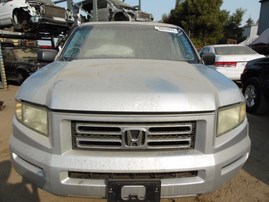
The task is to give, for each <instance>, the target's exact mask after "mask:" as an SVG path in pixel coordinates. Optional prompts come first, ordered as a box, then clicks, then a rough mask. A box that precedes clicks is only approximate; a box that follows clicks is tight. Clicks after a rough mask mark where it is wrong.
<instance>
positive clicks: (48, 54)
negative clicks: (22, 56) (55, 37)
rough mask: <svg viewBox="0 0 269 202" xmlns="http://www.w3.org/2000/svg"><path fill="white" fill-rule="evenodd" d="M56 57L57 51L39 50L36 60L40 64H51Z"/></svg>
mask: <svg viewBox="0 0 269 202" xmlns="http://www.w3.org/2000/svg"><path fill="white" fill-rule="evenodd" d="M56 55H57V51H56V50H53V49H39V50H38V52H37V59H38V61H40V62H53V61H54V59H55V57H56Z"/></svg>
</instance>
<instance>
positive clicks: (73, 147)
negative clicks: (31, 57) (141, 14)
mask: <svg viewBox="0 0 269 202" xmlns="http://www.w3.org/2000/svg"><path fill="white" fill-rule="evenodd" d="M56 54H57V52H56V51H53V50H50V51H49V52H47V51H46V50H43V52H41V53H40V55H39V57H40V58H41V59H42V60H47V61H52V60H54V61H53V62H52V63H50V64H49V65H47V66H45V67H44V68H42V69H40V70H39V71H37V72H36V73H34V74H33V75H31V76H30V77H29V78H28V79H27V80H26V81H25V82H24V83H23V84H22V85H21V87H20V89H19V91H18V92H17V95H16V112H15V116H14V119H13V132H12V135H11V138H10V143H9V144H10V155H11V162H12V164H13V167H14V168H15V170H16V171H17V172H18V173H19V174H21V175H22V176H24V177H25V178H26V179H28V180H29V181H30V182H31V183H34V184H36V185H37V186H39V187H41V188H42V189H44V190H46V191H48V192H51V193H53V194H56V195H63V196H83V197H92V198H106V199H107V201H108V202H112V201H113V202H114V201H133V200H136V201H154V202H158V201H160V198H169V197H173V198H174V197H178V196H190V195H200V194H204V193H209V192H213V191H215V190H216V189H218V188H219V187H220V186H222V185H223V184H224V183H225V182H227V181H229V180H230V179H231V178H232V177H233V176H234V175H235V174H236V173H237V172H238V171H239V170H240V168H241V167H242V166H243V165H244V163H245V162H246V160H247V159H248V156H249V153H250V144H251V143H250V138H249V136H248V121H247V117H246V109H245V99H244V96H243V95H242V93H241V91H240V89H239V88H238V87H237V86H236V84H235V83H234V82H232V81H231V80H230V79H228V78H226V77H225V76H223V75H222V74H219V73H218V72H216V71H215V70H212V69H210V68H208V67H206V66H205V65H204V64H203V63H204V62H205V63H206V64H208V63H209V61H212V60H209V59H206V57H205V61H204V62H203V61H202V60H201V59H200V57H199V55H198V53H197V52H196V50H195V48H194V46H193V44H192V43H191V41H190V40H189V38H188V36H187V35H186V34H185V32H184V31H183V30H182V29H181V28H180V27H178V26H174V25H169V24H162V23H153V22H95V23H84V24H82V25H80V26H78V27H76V28H75V29H74V30H73V32H72V33H71V35H70V36H69V38H68V39H67V41H66V42H65V45H64V46H63V47H62V49H61V51H60V52H59V53H58V54H57V55H56ZM54 58H55V59H54Z"/></svg>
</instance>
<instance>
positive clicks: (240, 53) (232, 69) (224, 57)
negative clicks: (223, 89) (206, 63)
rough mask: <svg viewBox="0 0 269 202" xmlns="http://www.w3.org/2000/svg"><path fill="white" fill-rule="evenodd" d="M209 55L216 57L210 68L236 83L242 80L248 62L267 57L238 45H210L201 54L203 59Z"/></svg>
mask: <svg viewBox="0 0 269 202" xmlns="http://www.w3.org/2000/svg"><path fill="white" fill-rule="evenodd" d="M208 53H213V54H214V55H215V63H214V65H211V66H210V67H211V68H215V69H216V70H217V71H218V72H220V73H222V74H224V75H225V76H226V77H228V78H230V79H231V80H234V81H239V80H240V75H241V74H242V72H243V70H244V68H245V66H246V64H247V62H248V61H250V60H253V59H257V58H261V57H265V56H264V55H261V54H258V53H257V52H256V51H254V50H252V49H251V48H249V47H247V46H244V45H238V44H220V45H209V46H205V47H203V48H202V49H201V50H200V52H199V54H200V56H201V57H202V58H203V56H204V55H206V54H208Z"/></svg>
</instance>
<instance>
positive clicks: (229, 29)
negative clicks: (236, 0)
mask: <svg viewBox="0 0 269 202" xmlns="http://www.w3.org/2000/svg"><path fill="white" fill-rule="evenodd" d="M228 13H229V12H228ZM244 13H245V10H243V9H242V8H239V9H236V11H235V13H234V14H233V15H231V16H228V20H227V22H226V23H225V25H224V29H223V33H224V37H223V38H222V39H221V40H220V41H219V43H227V40H229V39H233V40H236V41H237V42H240V41H242V40H243V29H242V28H240V26H241V21H242V17H243V15H244Z"/></svg>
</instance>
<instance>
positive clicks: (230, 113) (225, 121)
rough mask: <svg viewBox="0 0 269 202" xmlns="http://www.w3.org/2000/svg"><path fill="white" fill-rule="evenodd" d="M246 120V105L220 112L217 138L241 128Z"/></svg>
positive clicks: (230, 107) (237, 105)
mask: <svg viewBox="0 0 269 202" xmlns="http://www.w3.org/2000/svg"><path fill="white" fill-rule="evenodd" d="M245 118H246V104H245V103H240V104H236V105H232V106H229V107H224V108H221V109H219V111H218V123H217V136H220V135H222V134H224V133H227V132H228V131H230V130H232V129H234V128H236V127H237V126H239V125H240V124H241V123H242V122H243V121H244V120H245Z"/></svg>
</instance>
